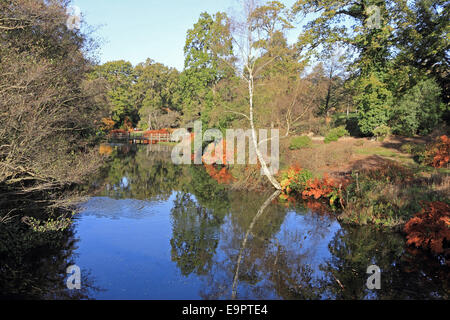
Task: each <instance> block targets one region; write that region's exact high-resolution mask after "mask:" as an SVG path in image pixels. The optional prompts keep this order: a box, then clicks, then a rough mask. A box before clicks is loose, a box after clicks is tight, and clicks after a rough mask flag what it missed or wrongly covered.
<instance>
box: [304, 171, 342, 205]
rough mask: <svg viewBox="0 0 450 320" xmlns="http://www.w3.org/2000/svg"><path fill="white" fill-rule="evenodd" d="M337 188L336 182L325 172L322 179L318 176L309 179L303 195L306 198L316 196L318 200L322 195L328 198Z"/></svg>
mask: <svg viewBox="0 0 450 320" xmlns="http://www.w3.org/2000/svg"><path fill="white" fill-rule="evenodd" d="M335 189H336V182H335V181H334V180H333V179H331V178H329V177H328V175H327V174H325V175H324V178H323V179H322V180H319V179H317V178H316V179H314V180H310V181H308V183H307V184H306V189H305V190H304V191H303V193H302V195H303V198H304V199H307V198H309V197H314V199H316V200H317V199H320V198H322V197H324V198H328V197H329V196H330V195H331V193H332V192H333V191H334V190H335Z"/></svg>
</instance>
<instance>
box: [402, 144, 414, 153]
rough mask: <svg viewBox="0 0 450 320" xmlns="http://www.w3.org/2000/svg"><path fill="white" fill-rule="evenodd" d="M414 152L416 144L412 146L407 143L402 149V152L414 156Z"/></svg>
mask: <svg viewBox="0 0 450 320" xmlns="http://www.w3.org/2000/svg"><path fill="white" fill-rule="evenodd" d="M413 150H414V144H412V143H405V144H404V145H402V146H401V147H400V151H401V152H403V153H409V154H413Z"/></svg>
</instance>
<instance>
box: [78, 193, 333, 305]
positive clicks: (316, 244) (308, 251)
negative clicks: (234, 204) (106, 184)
mask: <svg viewBox="0 0 450 320" xmlns="http://www.w3.org/2000/svg"><path fill="white" fill-rule="evenodd" d="M174 199H175V194H173V195H172V196H171V198H170V199H169V200H168V201H166V202H148V201H138V200H131V199H128V200H114V199H110V198H92V199H91V200H89V201H88V202H87V203H85V204H84V205H83V212H82V213H81V214H80V215H79V216H78V218H77V221H76V233H77V234H76V237H77V238H79V239H80V241H79V243H78V250H77V254H78V259H77V260H76V264H77V265H78V266H80V267H81V268H82V269H87V270H91V272H92V276H93V278H94V279H95V284H96V285H97V286H99V287H101V288H103V289H106V291H105V292H100V293H99V294H98V296H96V297H95V298H98V299H201V298H202V296H201V294H202V292H205V291H208V290H209V289H210V288H207V287H208V285H209V284H208V279H207V278H208V277H211V276H212V277H213V278H214V281H213V282H214V283H216V284H214V285H217V286H219V285H220V283H221V282H222V286H223V288H222V291H223V292H224V293H228V291H229V293H230V294H231V284H232V276H233V275H232V274H231V273H230V272H227V271H225V270H223V268H222V267H223V266H222V264H224V263H225V264H227V265H228V268H231V269H233V268H234V266H235V263H234V262H230V249H229V248H228V249H227V246H228V247H230V241H231V242H232V243H231V247H232V251H233V252H238V251H239V247H240V242H239V241H236V239H241V236H242V235H238V237H233V235H232V234H230V232H232V230H233V227H232V225H231V219H228V218H226V219H225V222H224V224H223V225H222V227H221V229H222V230H221V232H220V235H221V239H220V242H219V245H218V247H217V251H216V254H215V256H214V258H213V262H214V264H215V266H213V268H212V270H211V272H210V275H207V276H203V277H199V276H196V275H193V274H191V275H190V276H188V277H184V276H182V275H181V273H180V271H179V269H178V267H177V265H176V263H175V262H172V261H171V245H170V239H171V238H172V224H171V209H172V207H173V202H174ZM321 219H322V218H320V217H319V216H315V215H312V214H305V215H299V214H297V213H295V212H291V213H288V214H287V216H286V218H285V221H284V223H283V225H282V226H281V229H280V231H279V232H278V233H277V234H276V235H275V237H274V239H271V240H269V241H270V242H271V243H275V242H276V240H275V239H277V240H278V243H279V245H281V246H283V247H284V248H285V249H286V250H287V251H289V252H293V253H297V255H298V256H301V257H302V259H301V261H296V262H295V261H293V263H295V264H297V263H299V264H300V263H303V264H304V263H307V264H310V266H311V267H312V268H313V269H314V270H317V268H318V265H319V264H320V263H322V262H324V260H326V259H327V258H329V256H330V254H329V252H328V248H327V245H328V243H329V242H330V241H331V239H332V237H333V236H334V234H335V232H336V231H337V230H338V229H339V224H338V223H336V222H333V221H331V220H327V219H326V218H323V219H325V220H321ZM233 238H234V240H233ZM231 271H232V270H231ZM216 280H217V281H216ZM262 281H267V280H264V279H263V280H262ZM227 286H228V288H227ZM238 290H239V291H240V292H242V294H243V295H244V296H248V297H250V298H253V297H254V296H252V293H251V288H250V287H248V285H246V284H245V283H244V284H242V283H240V284H239V286H238ZM222 297H224V298H229V297H228V296H222ZM265 297H266V298H277V297H276V296H274V295H273V293H270V292H266V293H265Z"/></svg>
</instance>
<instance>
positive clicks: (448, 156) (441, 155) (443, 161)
mask: <svg viewBox="0 0 450 320" xmlns="http://www.w3.org/2000/svg"><path fill="white" fill-rule="evenodd" d="M426 157H427V159H428V163H429V164H430V165H432V166H433V167H435V168H443V167H445V166H446V165H448V163H449V161H450V138H449V137H447V136H442V137H440V138H439V139H438V141H437V142H436V143H435V144H433V145H432V147H431V149H430V150H429V151H427V153H426Z"/></svg>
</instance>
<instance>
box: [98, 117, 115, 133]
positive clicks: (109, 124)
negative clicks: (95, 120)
mask: <svg viewBox="0 0 450 320" xmlns="http://www.w3.org/2000/svg"><path fill="white" fill-rule="evenodd" d="M101 122H102V125H101V128H100V129H101V130H103V131H111V130H113V129H114V126H115V125H116V122H115V121H114V120H113V119H111V118H103V119H102V120H101Z"/></svg>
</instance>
